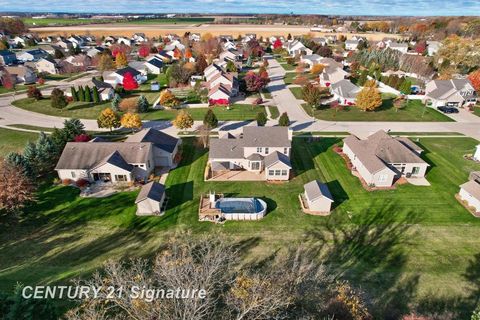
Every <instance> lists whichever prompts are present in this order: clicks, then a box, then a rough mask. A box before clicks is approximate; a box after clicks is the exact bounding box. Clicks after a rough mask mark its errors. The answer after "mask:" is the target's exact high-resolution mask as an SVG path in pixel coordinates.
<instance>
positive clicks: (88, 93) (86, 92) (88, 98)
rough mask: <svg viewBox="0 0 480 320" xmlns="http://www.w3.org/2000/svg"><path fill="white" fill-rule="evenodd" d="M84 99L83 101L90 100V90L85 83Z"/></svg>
mask: <svg viewBox="0 0 480 320" xmlns="http://www.w3.org/2000/svg"><path fill="white" fill-rule="evenodd" d="M84 95H85V97H84V101H85V102H92V92H91V90H90V87H89V86H88V85H87V86H85V90H84Z"/></svg>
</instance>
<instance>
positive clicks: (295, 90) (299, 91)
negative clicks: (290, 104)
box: [289, 87, 303, 100]
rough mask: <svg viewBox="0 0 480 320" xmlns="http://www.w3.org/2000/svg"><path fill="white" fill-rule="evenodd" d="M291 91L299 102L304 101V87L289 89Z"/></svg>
mask: <svg viewBox="0 0 480 320" xmlns="http://www.w3.org/2000/svg"><path fill="white" fill-rule="evenodd" d="M289 89H290V91H292V93H293V95H294V96H295V98H297V99H298V100H302V99H303V93H302V87H293V88H289Z"/></svg>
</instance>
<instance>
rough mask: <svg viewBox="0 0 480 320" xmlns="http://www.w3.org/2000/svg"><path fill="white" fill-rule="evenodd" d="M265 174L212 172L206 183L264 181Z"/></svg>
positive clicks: (242, 171)
mask: <svg viewBox="0 0 480 320" xmlns="http://www.w3.org/2000/svg"><path fill="white" fill-rule="evenodd" d="M265 180H266V177H265V172H264V171H261V172H259V173H257V172H252V171H246V170H225V171H212V177H211V178H210V179H208V180H207V181H265Z"/></svg>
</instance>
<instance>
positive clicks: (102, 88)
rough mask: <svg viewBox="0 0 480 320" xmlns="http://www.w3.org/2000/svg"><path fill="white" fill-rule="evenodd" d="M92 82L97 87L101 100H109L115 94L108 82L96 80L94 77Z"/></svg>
mask: <svg viewBox="0 0 480 320" xmlns="http://www.w3.org/2000/svg"><path fill="white" fill-rule="evenodd" d="M92 83H93V85H94V86H95V87H97V90H98V93H99V94H100V99H101V100H102V101H108V100H111V99H113V97H114V96H115V89H113V86H112V85H111V84H110V83H107V82H103V81H100V80H97V79H96V78H93V79H92Z"/></svg>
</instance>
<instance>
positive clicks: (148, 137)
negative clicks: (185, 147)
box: [55, 129, 179, 183]
mask: <svg viewBox="0 0 480 320" xmlns="http://www.w3.org/2000/svg"><path fill="white" fill-rule="evenodd" d="M178 143H179V141H178V139H176V138H174V137H171V136H169V135H167V134H165V133H163V132H160V131H158V130H155V129H145V130H142V131H140V132H138V133H136V134H134V135H132V136H129V137H128V138H127V140H125V142H104V141H98V140H97V141H93V142H69V143H67V144H66V146H65V148H64V149H63V152H62V154H61V156H60V159H59V160H58V163H57V165H56V167H55V170H56V171H57V173H58V176H59V178H60V179H62V180H63V179H69V180H74V181H77V180H80V179H85V180H88V181H91V182H95V181H104V182H112V183H118V182H130V181H145V180H146V179H147V178H148V177H149V176H150V174H151V173H153V172H154V170H155V168H156V167H164V166H167V165H168V164H169V163H172V164H173V160H172V159H173V157H174V153H175V154H176V151H177V147H178ZM166 154H170V157H171V158H169V159H165V158H164V157H163V156H164V155H166ZM170 161H171V162H170Z"/></svg>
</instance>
